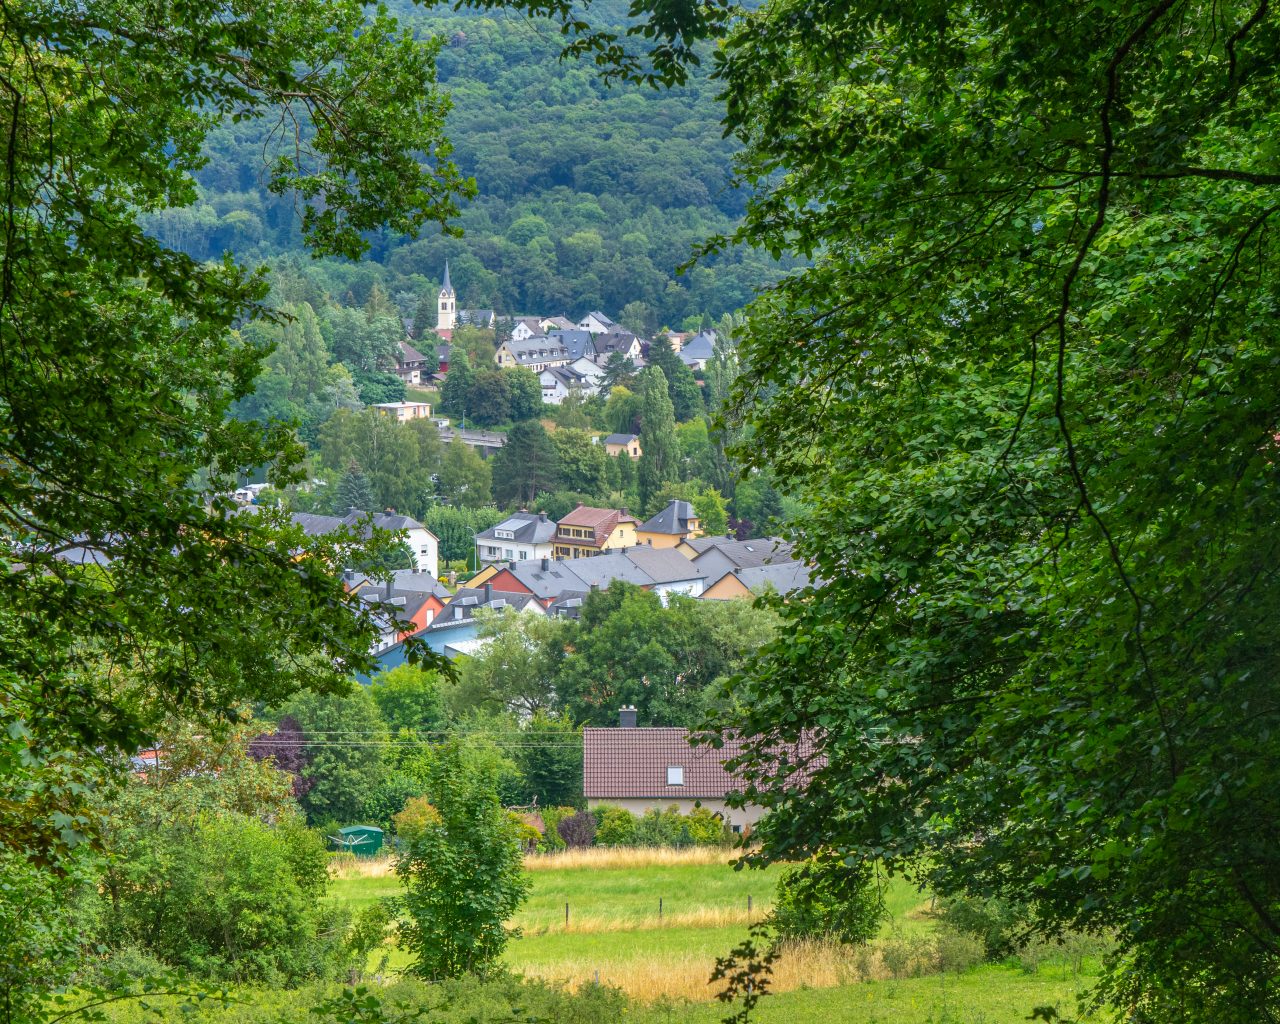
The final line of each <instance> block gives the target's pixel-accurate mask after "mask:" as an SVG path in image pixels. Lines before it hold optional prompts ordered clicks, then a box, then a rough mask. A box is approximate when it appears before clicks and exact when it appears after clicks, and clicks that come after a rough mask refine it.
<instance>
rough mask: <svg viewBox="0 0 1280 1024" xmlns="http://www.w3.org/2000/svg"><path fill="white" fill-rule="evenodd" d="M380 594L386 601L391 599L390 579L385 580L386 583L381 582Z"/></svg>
mask: <svg viewBox="0 0 1280 1024" xmlns="http://www.w3.org/2000/svg"><path fill="white" fill-rule="evenodd" d="M382 596H383V597H385V598H386V599H387V600H388V601H390V600H391V580H387V582H386V583H384V584H382Z"/></svg>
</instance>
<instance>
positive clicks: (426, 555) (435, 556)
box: [250, 506, 440, 576]
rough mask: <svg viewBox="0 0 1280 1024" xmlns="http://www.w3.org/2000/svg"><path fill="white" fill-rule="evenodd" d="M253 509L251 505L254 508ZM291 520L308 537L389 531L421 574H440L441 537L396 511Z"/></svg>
mask: <svg viewBox="0 0 1280 1024" xmlns="http://www.w3.org/2000/svg"><path fill="white" fill-rule="evenodd" d="M253 507H254V506H250V508H253ZM290 518H291V519H292V520H293V522H294V523H295V524H297V525H298V526H301V527H302V531H303V533H305V534H306V535H307V536H308V537H323V536H325V535H326V534H330V533H333V531H334V530H337V529H340V528H342V527H360V531H359V533H360V536H362V537H368V536H369V535H370V529H369V527H370V524H372V526H373V527H374V528H376V529H379V530H389V531H391V532H392V533H395V534H397V535H398V536H399V538H400V539H401V540H402V541H404V543H405V546H406V547H408V549H409V552H410V553H411V554H412V556H413V561H414V565H415V567H416V568H417V570H418V571H419V572H425V573H429V574H430V575H432V576H438V575H439V569H440V538H438V537H437V536H436V535H435V534H434V533H432V532H431V531H430V530H428V529H427V528H426V527H425V526H423V525H422V524H421V523H420V522H418V521H417V520H416V519H411V518H410V517H409V516H402V515H397V514H396V513H394V512H378V513H375V514H374V515H372V516H370V515H369V513H367V512H361V511H360V510H359V509H350V510H349V511H348V512H347V514H346V515H345V516H318V515H312V514H311V513H309V512H294V513H293V514H292V516H290Z"/></svg>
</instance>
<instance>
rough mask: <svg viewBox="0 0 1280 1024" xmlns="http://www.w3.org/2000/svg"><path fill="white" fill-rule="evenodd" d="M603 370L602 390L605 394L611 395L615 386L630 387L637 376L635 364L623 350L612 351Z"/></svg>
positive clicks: (601, 378)
mask: <svg viewBox="0 0 1280 1024" xmlns="http://www.w3.org/2000/svg"><path fill="white" fill-rule="evenodd" d="M601 370H602V371H603V372H602V374H601V377H600V390H601V391H602V392H604V394H605V395H611V394H612V393H613V390H614V389H615V388H625V387H629V386H630V385H631V383H632V382H633V381H634V380H635V377H636V368H635V364H634V363H632V362H631V360H630V359H628V358H627V357H626V356H624V355H623V354H622V353H621V352H610V353H609V357H608V358H607V359H606V360H605V361H604V366H603V367H601Z"/></svg>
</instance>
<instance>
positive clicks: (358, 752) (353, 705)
mask: <svg viewBox="0 0 1280 1024" xmlns="http://www.w3.org/2000/svg"><path fill="white" fill-rule="evenodd" d="M282 713H283V714H286V715H288V716H289V717H290V718H292V719H293V720H294V721H295V722H297V723H298V726H299V727H300V728H301V729H302V733H303V735H304V736H305V737H306V752H307V768H306V779H305V781H306V784H307V788H306V792H305V793H304V794H303V795H302V797H301V798H300V800H299V803H300V804H301V805H302V809H303V810H304V811H306V814H307V820H308V821H309V822H311V823H312V824H324V825H326V826H328V825H332V824H333V823H335V822H336V823H337V824H338V825H351V824H355V823H357V821H358V819H359V817H360V811H361V808H362V807H363V806H364V802H365V799H366V798H367V796H368V795H369V793H371V792H372V791H373V790H374V789H376V788H377V786H378V784H379V783H380V782H381V781H382V777H383V752H382V747H381V744H382V743H385V742H386V740H387V738H388V736H387V726H386V723H385V722H384V721H383V720H382V715H381V714H380V713H379V711H378V705H377V703H376V702H375V701H374V699H373V697H371V696H370V695H369V691H368V690H367V689H366V688H365V687H363V686H358V685H355V684H352V685H351V688H350V689H349V691H348V692H347V693H345V694H317V693H300V694H298V695H297V696H296V697H294V698H293V699H292V700H290V701H289V703H287V704H286V705H285V706H284V708H283V709H282Z"/></svg>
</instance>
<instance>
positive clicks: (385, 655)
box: [356, 620, 480, 686]
mask: <svg viewBox="0 0 1280 1024" xmlns="http://www.w3.org/2000/svg"><path fill="white" fill-rule="evenodd" d="M479 630H480V627H479V626H477V625H476V623H475V622H472V621H470V620H468V621H466V622H460V623H458V624H457V625H456V626H450V627H449V628H448V629H433V630H430V631H429V632H427V633H424V634H423V635H422V637H423V639H424V640H426V642H427V647H429V648H430V649H431V650H433V651H435V652H436V654H443V653H444V649H445V647H446V646H448V645H449V644H453V643H458V642H459V641H461V640H474V639H475V638H476V634H477V633H478V632H479ZM404 663H405V658H404V644H396V645H395V646H394V647H388V648H387V649H386V650H385V651H383V652H382V653H381V654H379V655H378V667H377V669H376V670H375V671H374V675H379V674H381V673H383V672H389V671H390V670H391V669H393V668H399V667H400V666H401V665H403V664H404ZM356 680H357V681H358V682H360V683H361V684H362V685H364V686H368V685H369V684H370V683H371V682H372V681H373V680H372V679H371V678H370V677H369V676H366V675H363V674H362V673H360V672H357V673H356Z"/></svg>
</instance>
